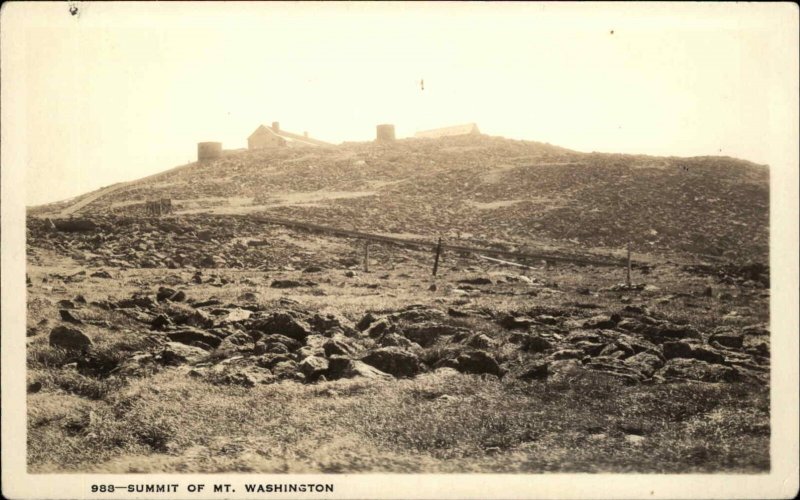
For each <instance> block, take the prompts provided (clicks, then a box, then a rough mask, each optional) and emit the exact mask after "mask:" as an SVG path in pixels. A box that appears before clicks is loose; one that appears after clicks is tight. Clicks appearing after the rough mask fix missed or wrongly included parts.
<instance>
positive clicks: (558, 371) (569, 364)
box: [547, 359, 584, 382]
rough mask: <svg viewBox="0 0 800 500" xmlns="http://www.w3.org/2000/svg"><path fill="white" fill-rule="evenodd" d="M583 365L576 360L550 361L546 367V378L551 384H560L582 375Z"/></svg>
mask: <svg viewBox="0 0 800 500" xmlns="http://www.w3.org/2000/svg"><path fill="white" fill-rule="evenodd" d="M583 371H584V369H583V365H581V363H580V362H579V361H578V360H576V359H561V360H556V361H551V362H550V363H548V365H547V378H548V379H549V380H550V381H552V382H562V381H565V380H569V379H572V378H574V377H576V376H579V375H580V374H581V373H583Z"/></svg>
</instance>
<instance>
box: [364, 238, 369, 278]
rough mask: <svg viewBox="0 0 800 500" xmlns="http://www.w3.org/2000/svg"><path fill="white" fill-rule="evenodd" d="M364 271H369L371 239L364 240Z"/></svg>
mask: <svg viewBox="0 0 800 500" xmlns="http://www.w3.org/2000/svg"><path fill="white" fill-rule="evenodd" d="M364 272H365V273H368V272H369V240H364Z"/></svg>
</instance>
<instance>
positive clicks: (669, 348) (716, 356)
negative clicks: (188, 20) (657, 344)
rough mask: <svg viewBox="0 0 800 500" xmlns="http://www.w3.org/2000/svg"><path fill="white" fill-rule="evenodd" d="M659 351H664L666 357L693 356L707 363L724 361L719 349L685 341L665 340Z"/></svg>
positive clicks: (721, 362)
mask: <svg viewBox="0 0 800 500" xmlns="http://www.w3.org/2000/svg"><path fill="white" fill-rule="evenodd" d="M661 351H662V352H663V353H664V357H665V358H666V359H673V358H693V359H699V360H701V361H706V362H708V363H716V364H723V363H725V356H724V355H723V354H722V353H720V352H719V351H716V350H714V349H711V348H710V347H705V346H703V345H700V344H694V343H690V342H686V341H681V342H665V343H664V344H663V345H662V346H661Z"/></svg>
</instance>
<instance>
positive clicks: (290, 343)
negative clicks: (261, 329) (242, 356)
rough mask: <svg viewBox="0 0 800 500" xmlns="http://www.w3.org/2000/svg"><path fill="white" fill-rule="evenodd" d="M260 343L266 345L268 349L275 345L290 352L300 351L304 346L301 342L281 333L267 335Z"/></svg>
mask: <svg viewBox="0 0 800 500" xmlns="http://www.w3.org/2000/svg"><path fill="white" fill-rule="evenodd" d="M259 342H260V343H263V344H265V345H266V346H267V347H269V346H272V345H275V344H280V345H284V346H285V347H286V349H287V350H288V351H295V350H297V349H300V347H301V346H302V345H303V344H301V343H300V342H298V341H296V340H294V339H292V338H289V337H287V336H286V335H281V334H279V333H273V334H271V335H265V336H263V337H261V340H260V341H259Z"/></svg>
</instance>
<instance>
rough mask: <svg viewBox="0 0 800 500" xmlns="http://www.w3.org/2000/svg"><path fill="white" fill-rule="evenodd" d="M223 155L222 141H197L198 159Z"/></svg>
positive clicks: (210, 158) (209, 158)
mask: <svg viewBox="0 0 800 500" xmlns="http://www.w3.org/2000/svg"><path fill="white" fill-rule="evenodd" d="M220 156H222V143H221V142H198V143H197V160H198V161H202V160H213V159H214V158H219V157H220Z"/></svg>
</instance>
